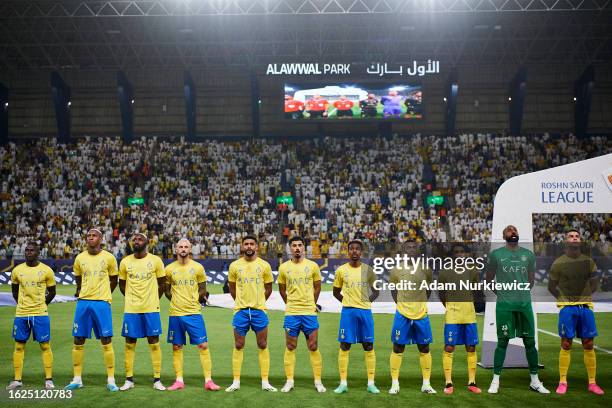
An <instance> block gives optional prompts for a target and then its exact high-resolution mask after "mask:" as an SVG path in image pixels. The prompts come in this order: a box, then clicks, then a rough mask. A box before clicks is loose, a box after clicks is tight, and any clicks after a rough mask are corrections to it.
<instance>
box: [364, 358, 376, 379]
mask: <svg viewBox="0 0 612 408" xmlns="http://www.w3.org/2000/svg"><path fill="white" fill-rule="evenodd" d="M364 354H365V364H366V370H367V372H368V382H373V381H374V376H375V374H376V352H375V351H374V350H370V351H366V352H364Z"/></svg>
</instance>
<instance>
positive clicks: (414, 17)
mask: <svg viewBox="0 0 612 408" xmlns="http://www.w3.org/2000/svg"><path fill="white" fill-rule="evenodd" d="M611 21H612V2H611V1H610V0H452V1H451V0H448V1H446V0H427V1H425V0H422V1H404V0H356V1H355V0H279V1H263V0H227V1H216V0H198V1H192V0H181V1H49V0H38V1H3V2H1V3H0V36H1V38H2V40H1V41H0V83H1V84H2V87H0V99H2V101H3V104H2V105H3V106H2V108H3V111H2V115H3V116H2V121H0V125H2V123H5V125H4V126H1V127H2V128H3V129H4V130H3V132H4V133H8V136H10V138H15V139H19V138H23V137H36V136H56V135H58V134H59V135H60V136H61V135H62V134H63V133H62V128H61V126H60V128H59V129H58V123H59V122H58V120H57V118H58V117H62V114H61V112H57V109H55V111H54V104H53V99H52V89H51V86H50V78H51V73H52V72H55V73H56V74H55V75H56V76H57V77H59V78H61V79H62V80H63V82H64V84H65V86H66V88H65V89H64V91H63V93H61V95H58V97H60V96H61V97H62V98H63V99H62V98H60V99H59V100H61V101H63V102H65V109H64V111H65V112H64V113H63V117H64V119H62V124H63V126H64V127H65V126H66V125H68V124H67V123H65V122H66V120H68V122H69V126H68V131H69V134H68V135H69V136H72V137H81V136H84V135H91V136H96V135H108V136H117V135H120V134H122V123H123V124H124V125H126V126H127V128H128V130H131V131H132V133H131V134H130V136H131V137H139V136H148V135H162V136H176V135H189V136H191V137H196V136H199V137H205V136H215V137H259V136H261V137H269V136H307V135H320V134H326V135H340V134H361V135H371V134H380V133H382V134H392V133H399V134H413V133H417V132H422V133H426V134H440V133H444V132H447V131H448V130H449V127H448V126H447V124H448V123H447V122H448V120H449V118H453V123H452V124H453V125H454V126H451V127H450V130H451V133H452V132H453V131H477V132H494V133H503V132H510V131H512V133H516V130H517V129H518V130H520V133H543V132H567V131H576V130H577V131H578V133H579V134H583V133H600V134H601V133H607V132H608V131H609V130H610V129H611V128H612V122H611V121H612V115H610V114H609V112H610V111H612V68H611V60H612V24H610V22H611ZM428 59H435V60H437V61H439V62H440V73H439V74H437V75H432V76H424V77H422V78H419V82H420V83H421V84H422V85H423V89H424V98H423V104H424V111H425V119H423V120H419V121H413V122H410V123H393V124H388V125H384V124H383V125H381V124H378V123H363V124H358V125H354V124H346V123H335V124H320V123H317V124H315V123H299V124H294V123H292V124H291V125H290V126H288V125H287V123H286V122H285V121H284V120H283V118H282V103H281V101H282V84H283V81H284V80H286V79H287V78H283V77H282V76H268V75H266V67H267V65H268V64H273V63H290V62H318V63H345V64H351V67H352V68H353V70H354V71H355V70H361V71H363V70H364V69H365V67H366V66H368V65H369V64H371V63H374V62H388V63H389V64H406V63H412V61H414V60H417V61H423V60H428ZM119 72H121V74H118V73H119ZM520 73H523V74H524V75H523V76H522V77H521V78H522V80H521V81H517V75H518V74H520ZM118 78H122V80H121V81H118ZM295 78H296V77H291V80H293V79H295ZM312 78H313V77H312V76H310V77H309V78H305V79H312ZM339 78H340V77H339ZM341 78H342V79H344V80H346V79H347V78H354V74H353V75H351V76H350V77H347V76H343V77H341ZM451 78H454V82H453V83H454V84H455V85H456V86H457V87H458V88H456V90H458V92H457V93H456V94H455V97H454V98H453V97H450V96H449V95H448V92H447V85H448V83H449V79H451ZM330 79H333V77H330ZM361 79H363V78H361ZM519 79H520V78H519ZM123 80H126V81H127V82H126V81H123ZM120 82H126V83H125V84H124V85H126V84H127V85H129V86H128V87H127V88H125V87H123V86H122V85H121V84H120ZM451 82H452V81H451ZM521 84H522V85H521ZM518 86H522V92H523V96H522V97H520V98H518V97H515V98H512V95H516V93H515V92H516V89H517V87H518ZM118 87H120V88H121V89H127V90H128V91H129V92H128V93H123V94H121V95H123V96H120V97H119V98H118ZM187 88H189V94H190V97H188V98H187V97H186V96H185V92H186V89H187ZM57 89H60V88H57ZM67 89H69V92H68V93H67V92H66V90H67ZM196 91H197V92H196ZM447 96H448V98H447ZM121 98H124V99H123V101H122V102H121V101H120V100H119V99H121ZM445 98H446V101H445ZM574 98H576V99H574ZM510 99H512V100H510ZM520 101H523V102H524V103H522V104H521V103H519V102H520ZM68 102H69V106H68ZM521 105H522V106H521ZM120 106H123V112H122V111H121V109H120ZM186 111H187V114H186ZM130 112H131V113H132V114H133V115H131V120H128V119H129V118H128V117H127V116H125V115H126V114H127V113H130ZM517 112H520V113H522V115H519V116H518V120H519V121H518V122H516V120H517ZM56 113H57V114H58V115H57V116H56ZM122 115H124V118H123V122H122ZM511 119H512V120H511ZM190 120H191V123H190V124H188V123H189V121H190ZM510 122H513V123H510ZM587 123H588V124H587ZM60 125H61V124H60ZM517 125H518V127H517ZM124 130H125V129H124ZM128 133H130V132H128ZM124 134H125V132H124ZM6 136H7V135H6V134H4V138H6Z"/></svg>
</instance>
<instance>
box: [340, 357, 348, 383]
mask: <svg viewBox="0 0 612 408" xmlns="http://www.w3.org/2000/svg"><path fill="white" fill-rule="evenodd" d="M348 365H349V350H347V351H344V350H342V349H340V352H339V353H338V371H340V381H346V378H347V376H348Z"/></svg>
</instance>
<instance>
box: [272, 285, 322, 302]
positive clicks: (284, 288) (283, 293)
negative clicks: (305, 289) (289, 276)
mask: <svg viewBox="0 0 612 408" xmlns="http://www.w3.org/2000/svg"><path fill="white" fill-rule="evenodd" d="M278 293H280V295H281V298H283V302H285V304H286V303H287V285H284V284H282V283H279V284H278ZM315 299H316V296H315ZM315 303H316V300H315Z"/></svg>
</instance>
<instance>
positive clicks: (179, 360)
mask: <svg viewBox="0 0 612 408" xmlns="http://www.w3.org/2000/svg"><path fill="white" fill-rule="evenodd" d="M172 366H173V367H174V375H175V376H176V378H177V379H180V378H183V349H182V348H180V349H178V350H174V349H172Z"/></svg>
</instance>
